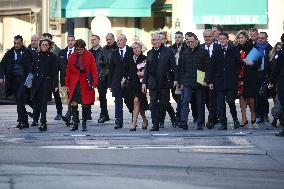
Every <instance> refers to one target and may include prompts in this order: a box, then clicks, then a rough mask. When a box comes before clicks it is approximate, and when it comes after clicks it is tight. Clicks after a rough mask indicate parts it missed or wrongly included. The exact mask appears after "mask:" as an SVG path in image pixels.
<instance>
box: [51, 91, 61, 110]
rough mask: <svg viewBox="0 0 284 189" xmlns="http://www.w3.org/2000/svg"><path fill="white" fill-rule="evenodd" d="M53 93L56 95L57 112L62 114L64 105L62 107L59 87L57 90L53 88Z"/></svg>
mask: <svg viewBox="0 0 284 189" xmlns="http://www.w3.org/2000/svg"><path fill="white" fill-rule="evenodd" d="M52 93H53V96H54V101H55V105H56V110H57V114H58V115H62V109H63V107H62V102H61V97H60V94H59V89H58V90H57V91H55V90H53V92H52Z"/></svg>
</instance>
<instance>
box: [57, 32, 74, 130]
mask: <svg viewBox="0 0 284 189" xmlns="http://www.w3.org/2000/svg"><path fill="white" fill-rule="evenodd" d="M74 44H75V37H74V36H73V35H69V36H67V47H66V48H64V49H62V50H61V51H59V53H58V58H59V71H60V85H61V86H62V87H63V86H65V76H66V67H67V63H68V58H69V56H70V55H71V54H72V53H73V52H74V50H75V48H74ZM78 114H79V112H78ZM62 120H63V121H64V122H65V124H66V125H67V126H70V120H71V106H70V104H68V110H67V112H66V114H65V116H62Z"/></svg>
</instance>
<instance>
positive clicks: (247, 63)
mask: <svg viewBox="0 0 284 189" xmlns="http://www.w3.org/2000/svg"><path fill="white" fill-rule="evenodd" d="M245 63H246V65H248V66H251V65H254V63H253V62H250V61H246V62H245Z"/></svg>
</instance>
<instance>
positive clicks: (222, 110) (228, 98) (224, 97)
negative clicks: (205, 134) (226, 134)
mask: <svg viewBox="0 0 284 189" xmlns="http://www.w3.org/2000/svg"><path fill="white" fill-rule="evenodd" d="M236 93H237V91H236V90H222V91H217V110H218V111H217V112H218V115H219V116H220V121H221V124H222V125H227V117H226V103H225V102H227V103H228V105H229V108H230V113H231V115H232V117H233V120H234V121H235V120H237V119H238V117H237V109H236V104H235V99H236Z"/></svg>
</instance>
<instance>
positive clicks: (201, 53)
mask: <svg viewBox="0 0 284 189" xmlns="http://www.w3.org/2000/svg"><path fill="white" fill-rule="evenodd" d="M209 59H210V58H209V53H208V51H207V50H205V49H204V48H201V46H199V45H198V46H196V47H195V48H194V49H191V48H189V47H184V48H182V50H181V52H180V54H179V65H178V73H179V74H178V76H179V83H180V84H181V85H184V86H190V87H201V86H202V85H201V84H199V83H197V70H199V71H203V72H205V73H207V67H208V65H209ZM206 80H207V79H206V78H205V79H204V81H206Z"/></svg>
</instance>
